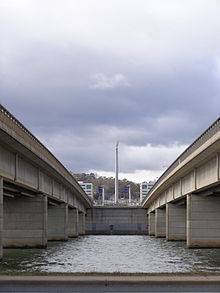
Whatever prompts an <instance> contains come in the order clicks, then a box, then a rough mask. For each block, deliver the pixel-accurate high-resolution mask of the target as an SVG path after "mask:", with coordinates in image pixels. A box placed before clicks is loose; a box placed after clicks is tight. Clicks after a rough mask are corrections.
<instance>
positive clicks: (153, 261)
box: [0, 235, 220, 273]
mask: <svg viewBox="0 0 220 293" xmlns="http://www.w3.org/2000/svg"><path fill="white" fill-rule="evenodd" d="M0 271H1V272H128V273H136V272H139V273H155V272H220V249H187V248H186V243H185V242H167V241H166V240H165V239H163V238H153V237H149V236H115V235H110V236H84V237H78V238H73V239H69V240H68V241H67V242H49V243H48V247H47V249H4V256H3V260H2V261H1V262H0Z"/></svg>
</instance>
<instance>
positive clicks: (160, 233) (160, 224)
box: [155, 208, 166, 237]
mask: <svg viewBox="0 0 220 293" xmlns="http://www.w3.org/2000/svg"><path fill="white" fill-rule="evenodd" d="M155 237H166V208H161V209H160V208H158V209H156V210H155Z"/></svg>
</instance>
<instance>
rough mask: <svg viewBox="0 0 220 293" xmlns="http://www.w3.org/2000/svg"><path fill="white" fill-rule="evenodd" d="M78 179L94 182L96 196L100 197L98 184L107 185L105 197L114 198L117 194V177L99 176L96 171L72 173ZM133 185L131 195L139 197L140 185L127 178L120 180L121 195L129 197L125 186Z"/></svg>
mask: <svg viewBox="0 0 220 293" xmlns="http://www.w3.org/2000/svg"><path fill="white" fill-rule="evenodd" d="M72 174H73V176H74V177H75V178H76V180H77V181H83V182H85V183H89V182H90V183H93V186H94V198H95V199H97V198H98V186H100V185H104V186H105V198H106V199H113V198H114V194H115V179H114V178H113V177H103V176H97V175H96V174H94V173H90V174H86V173H72ZM129 184H130V185H131V197H132V199H138V198H139V191H140V185H139V184H137V183H134V182H132V181H128V180H127V179H123V180H119V182H118V186H119V197H120V198H122V197H124V198H128V194H127V193H124V187H125V186H126V185H129Z"/></svg>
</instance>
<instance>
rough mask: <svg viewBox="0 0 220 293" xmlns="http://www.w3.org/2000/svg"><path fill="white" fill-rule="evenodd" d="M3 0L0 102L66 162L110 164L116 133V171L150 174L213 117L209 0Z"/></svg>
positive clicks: (215, 59) (215, 47) (214, 50)
mask: <svg viewBox="0 0 220 293" xmlns="http://www.w3.org/2000/svg"><path fill="white" fill-rule="evenodd" d="M9 2H10V1H9ZM9 2H7V1H2V2H1V4H0V7H1V9H0V37H1V43H0V94H1V102H2V103H3V104H4V105H6V107H8V108H9V110H10V111H11V112H13V113H14V114H15V115H16V116H17V117H18V118H19V119H20V120H21V121H23V123H24V124H25V125H26V126H27V127H28V128H29V129H30V130H31V131H32V132H33V133H34V134H36V135H37V136H38V137H39V138H41V139H42V141H43V142H44V143H45V144H46V145H47V146H48V147H49V148H50V149H51V150H52V151H53V152H54V153H55V154H56V155H57V156H58V157H59V158H60V159H61V160H62V161H63V162H64V163H65V164H66V165H67V166H68V168H70V169H72V170H74V171H86V170H90V169H94V170H103V171H110V170H113V167H114V160H113V158H114V143H115V141H116V140H118V139H119V140H120V142H121V163H122V166H121V168H122V171H123V172H125V173H126V172H131V173H132V172H134V171H135V170H143V169H146V170H158V172H159V171H161V170H162V166H163V165H167V164H169V163H171V162H172V160H174V159H175V157H176V156H177V155H178V154H179V152H181V151H182V150H183V148H184V147H185V146H186V145H188V144H189V143H191V142H192V140H193V139H194V138H196V137H197V136H198V135H199V134H200V133H201V132H202V131H203V130H204V129H205V128H206V127H207V126H208V125H209V124H210V123H211V122H212V121H213V120H215V119H216V118H217V117H218V116H219V107H220V98H219V94H220V87H219V76H220V74H219V72H220V69H219V68H220V65H219V59H220V57H219V56H220V41H219V40H218V38H216V35H218V34H219V30H220V29H219V27H220V25H219V24H220V23H219V16H218V13H217V12H216V11H218V8H219V2H218V1H202V4H201V1H199V2H198V1H196V0H195V1H182V2H180V3H181V5H180V7H179V4H178V5H176V4H175V3H176V2H175V1H166V5H164V4H163V3H164V2H163V1H156V2H158V3H159V4H160V5H162V8H163V9H162V8H161V6H160V5H159V4H158V3H157V4H155V1H149V2H148V1H140V2H139V3H138V5H137V3H136V1H128V2H127V7H126V11H125V10H124V5H123V1H117V3H116V2H115V1H112V2H111V5H110V4H108V5H107V7H106V8H105V7H104V6H103V4H101V3H102V1H98V0H97V1H94V3H93V5H92V6H91V5H90V4H88V2H85V1H82V3H81V1H80V3H81V4H79V2H78V1H66V2H65V3H66V6H64V5H62V3H61V1H54V2H51V1H44V2H41V1H37V2H36V1H21V2H20V3H21V4H20V5H19V7H18V6H17V5H16V4H15V3H12V2H10V3H11V4H8V3H9ZM52 3H55V4H54V10H53V12H51V11H50V7H51V5H52ZM85 3H86V5H85ZM146 3H148V4H146ZM87 4H88V5H87ZM171 7H172V9H171ZM61 8H62V9H61ZM106 9H107V10H106ZM107 12H108V13H107ZM38 13H39V18H38V17H37V15H38ZM131 16H132V17H131ZM178 16H179V17H178ZM48 18H50V22H48ZM204 18H205V19H206V20H207V21H206V22H204ZM113 19H114V21H113ZM121 19H123V21H122V20H121ZM58 20H59V21H58ZM100 22H102V26H100ZM195 23H196V25H195ZM171 28H172V29H171ZM200 33H201V34H200ZM169 148H170V150H171V151H169ZM131 150H132V152H131ZM140 154H142V156H140ZM160 154H163V156H164V157H166V159H163V156H161V155H160Z"/></svg>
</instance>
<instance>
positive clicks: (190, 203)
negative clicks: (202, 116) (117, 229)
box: [142, 118, 220, 248]
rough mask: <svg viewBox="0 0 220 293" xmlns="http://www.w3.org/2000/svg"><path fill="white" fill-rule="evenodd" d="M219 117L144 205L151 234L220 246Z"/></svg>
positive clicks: (161, 179)
mask: <svg viewBox="0 0 220 293" xmlns="http://www.w3.org/2000/svg"><path fill="white" fill-rule="evenodd" d="M219 156H220V118H219V119H218V120H216V121H215V122H214V123H213V124H212V125H211V126H210V127H209V128H208V129H207V130H206V131H205V132H204V133H202V135H201V136H200V137H198V139H196V140H195V141H194V142H193V143H192V144H191V145H190V146H189V147H188V148H187V149H186V150H185V151H184V152H183V153H182V154H181V155H180V156H179V157H178V158H177V159H176V160H175V161H174V163H173V164H172V165H171V166H170V167H169V168H168V169H167V170H166V171H165V172H164V173H163V174H162V176H161V177H160V178H159V179H158V181H157V182H156V184H155V185H154V187H153V188H152V189H151V191H150V192H149V196H148V197H147V198H146V199H145V200H144V201H143V203H142V207H143V208H145V209H147V213H148V225H149V228H148V229H149V235H152V236H155V237H166V239H167V240H171V241H172V240H173V241H175V240H186V242H187V247H189V248H195V247H207V248H208V247H220V181H219V179H220V178H219V175H220V174H219V168H220V158H219Z"/></svg>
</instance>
